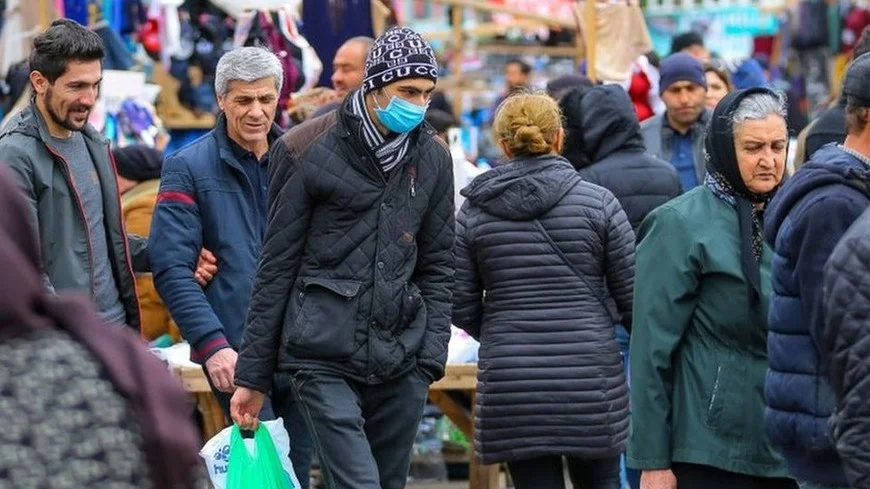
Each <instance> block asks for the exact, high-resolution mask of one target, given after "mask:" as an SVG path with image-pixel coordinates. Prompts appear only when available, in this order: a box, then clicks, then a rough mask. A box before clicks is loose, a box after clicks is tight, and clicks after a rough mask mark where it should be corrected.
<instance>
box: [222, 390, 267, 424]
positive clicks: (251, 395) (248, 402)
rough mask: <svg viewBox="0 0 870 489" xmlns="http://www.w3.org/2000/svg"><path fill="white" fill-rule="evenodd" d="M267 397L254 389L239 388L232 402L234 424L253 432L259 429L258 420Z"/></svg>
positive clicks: (231, 413)
mask: <svg viewBox="0 0 870 489" xmlns="http://www.w3.org/2000/svg"><path fill="white" fill-rule="evenodd" d="M265 397H266V396H265V394H263V393H262V392H258V391H255V390H254V389H248V388H247V387H239V388H237V389H236V393H235V394H233V398H232V399H231V400H230V416H232V418H233V422H235V423H236V424H237V425H239V428H241V429H243V430H252V431H253V430H255V429H257V420H258V418H259V416H260V409H262V407H263V399H264V398H265Z"/></svg>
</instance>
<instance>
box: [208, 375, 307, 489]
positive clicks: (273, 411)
mask: <svg viewBox="0 0 870 489" xmlns="http://www.w3.org/2000/svg"><path fill="white" fill-rule="evenodd" d="M203 370H205V367H203ZM205 378H206V379H208V385H209V386H210V387H211V391H212V392H213V393H214V396H215V398H216V399H217V402H218V404H219V405H220V407H221V410H223V412H224V415H225V416H226V417H227V419H230V399H232V395H231V394H227V393H226V392H221V391H219V390H217V389H215V387H214V384H212V382H211V377H210V376H209V375H208V372H207V371H206V372H205ZM279 417H280V418H281V419H282V420H283V421H284V429H286V430H287V433H288V434H289V435H290V461H291V462H292V463H293V472H295V473H296V478H297V479H299V486H300V488H299V489H308V486H309V484H310V482H311V459H312V458H313V456H314V443H313V442H312V441H311V435H309V434H308V427H307V426H306V425H305V418H304V417H303V416H302V411H301V410H300V409H299V405H298V404H297V403H296V399H295V398H294V397H293V393H292V391H291V390H290V386H289V381H288V380H287V379H286V374H278V375H276V376H275V383H274V387H273V388H272V393H271V394H270V395H268V396H266V399H265V401H264V402H263V408H262V409H261V410H260V419H261V420H262V421H270V420H273V419H277V418H279Z"/></svg>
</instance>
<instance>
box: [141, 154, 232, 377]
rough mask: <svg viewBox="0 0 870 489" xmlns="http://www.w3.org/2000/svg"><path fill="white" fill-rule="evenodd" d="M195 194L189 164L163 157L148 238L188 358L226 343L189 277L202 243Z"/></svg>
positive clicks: (159, 283) (207, 354) (157, 277)
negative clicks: (186, 346) (188, 352)
mask: <svg viewBox="0 0 870 489" xmlns="http://www.w3.org/2000/svg"><path fill="white" fill-rule="evenodd" d="M196 198H197V196H196V189H195V187H194V182H193V177H192V175H191V174H190V168H189V167H188V163H187V162H186V161H185V160H184V159H182V158H178V157H174V156H170V157H169V158H167V159H166V161H165V162H164V164H163V171H162V175H161V182H160V192H159V194H158V197H157V206H156V208H155V210H154V217H153V219H152V221H151V235H150V239H149V241H148V243H149V248H150V249H151V265H152V272H153V275H154V286H155V287H156V288H157V292H158V293H159V294H160V297H161V298H162V299H163V302H165V303H166V306H167V307H168V308H169V312H170V313H171V314H172V317H173V318H174V319H175V321H176V322H177V323H178V327H179V328H180V329H181V334H182V336H183V337H184V339H186V340H187V341H188V342H189V343H190V345H191V358H192V359H193V360H195V361H198V362H201V363H204V362H205V361H206V360H208V359H209V358H210V357H211V356H212V355H214V354H215V353H217V352H218V351H219V350H222V349H224V348H229V347H230V345H229V343H228V342H227V339H226V337H225V336H224V329H223V325H222V324H221V322H220V320H219V319H218V317H217V315H215V313H214V310H213V309H212V307H211V304H209V302H208V300H207V299H206V297H205V292H203V289H202V287H201V286H200V285H199V284H198V283H197V282H196V279H195V277H194V271H195V269H196V263H197V260H198V258H199V250H200V248H202V220H201V217H200V211H199V206H198V204H197V201H196Z"/></svg>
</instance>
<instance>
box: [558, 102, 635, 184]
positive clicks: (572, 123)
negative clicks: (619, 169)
mask: <svg viewBox="0 0 870 489" xmlns="http://www.w3.org/2000/svg"><path fill="white" fill-rule="evenodd" d="M559 107H560V108H561V109H562V115H563V116H564V117H565V132H566V137H565V149H564V151H563V154H564V155H565V157H566V158H568V160H569V161H570V162H571V164H572V165H574V167H575V168H577V169H578V170H579V169H580V168H585V167H587V166H589V165H591V164H592V163H595V162H596V161H601V160H602V159H604V158H606V157H607V156H609V155H611V154H613V153H615V152H617V151H643V150H644V145H643V136H641V133H640V124H639V123H638V121H637V114H635V112H634V106H633V105H632V104H631V99H629V97H628V94H627V93H625V90H623V89H622V87H620V86H619V85H596V86H594V87H591V88H579V89H575V90H572V91H571V92H570V93H568V94H567V95H565V96H564V97H563V98H562V100H561V101H560V102H559Z"/></svg>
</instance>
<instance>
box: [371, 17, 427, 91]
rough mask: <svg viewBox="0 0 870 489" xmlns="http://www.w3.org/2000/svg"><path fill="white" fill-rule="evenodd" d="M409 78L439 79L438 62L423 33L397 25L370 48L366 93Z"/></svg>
mask: <svg viewBox="0 0 870 489" xmlns="http://www.w3.org/2000/svg"><path fill="white" fill-rule="evenodd" d="M407 78H426V79H428V80H432V81H433V82H437V81H438V61H436V60H435V52H434V51H432V47H431V46H429V43H428V42H426V40H425V39H423V36H421V35H420V34H418V33H416V32H415V31H413V30H412V29H409V28H407V27H394V28H392V29H390V30H388V31H387V32H385V33H383V34H382V35H381V37H379V38H377V39H376V40H375V43H374V44H373V45H372V48H371V50H369V55H368V58H366V72H365V78H364V79H363V92H364V93H369V92H371V91H372V90H377V89H379V88H383V87H385V86H387V85H389V84H391V83H395V82H397V81H399V80H405V79H407Z"/></svg>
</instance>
